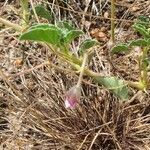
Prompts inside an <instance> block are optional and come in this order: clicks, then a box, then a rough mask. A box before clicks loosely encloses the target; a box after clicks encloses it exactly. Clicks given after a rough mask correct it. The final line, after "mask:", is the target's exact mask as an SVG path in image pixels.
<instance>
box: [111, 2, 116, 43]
mask: <svg viewBox="0 0 150 150" xmlns="http://www.w3.org/2000/svg"><path fill="white" fill-rule="evenodd" d="M114 30H115V0H111V40H112V42H113V43H114V42H115V33H114Z"/></svg>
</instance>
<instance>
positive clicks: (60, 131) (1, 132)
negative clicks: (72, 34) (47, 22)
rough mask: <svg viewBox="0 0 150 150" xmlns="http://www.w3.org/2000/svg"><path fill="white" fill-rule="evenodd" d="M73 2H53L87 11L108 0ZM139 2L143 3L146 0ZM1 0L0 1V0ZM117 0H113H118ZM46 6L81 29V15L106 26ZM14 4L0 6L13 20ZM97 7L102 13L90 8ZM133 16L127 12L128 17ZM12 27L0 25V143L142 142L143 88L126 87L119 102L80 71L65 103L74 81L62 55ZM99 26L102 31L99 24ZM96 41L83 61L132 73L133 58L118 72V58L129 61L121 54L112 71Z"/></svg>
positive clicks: (39, 148) (74, 145) (148, 130)
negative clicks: (71, 99)
mask: <svg viewBox="0 0 150 150" xmlns="http://www.w3.org/2000/svg"><path fill="white" fill-rule="evenodd" d="M5 2H6V1H5ZM79 2H80V1H79ZM91 2H92V1H91ZM76 3H77V2H76V1H73V0H72V1H70V3H69V5H67V6H66V5H65V4H63V3H62V2H60V1H56V2H55V4H56V5H59V6H61V7H66V8H67V9H72V10H75V11H80V12H84V13H85V14H86V13H89V12H90V11H91V9H92V10H93V14H94V15H102V14H103V13H104V12H106V11H108V12H109V6H110V5H109V4H110V3H109V2H108V1H101V3H96V2H95V3H94V2H93V3H92V5H91V4H88V3H87V6H85V5H84V4H80V5H78V6H77V5H76ZM135 3H137V2H136V1H135ZM135 3H134V4H135ZM141 3H144V4H145V3H146V1H145V2H142V1H141ZM147 3H148V1H147ZM3 4H4V2H3V3H1V4H0V5H3ZM118 5H119V6H118V7H121V1H120V2H118ZM128 6H130V4H128ZM136 6H138V5H136ZM139 6H140V5H139ZM49 7H50V8H51V9H53V11H54V12H56V13H55V18H54V20H53V21H54V22H55V21H56V20H60V19H64V18H68V19H70V20H72V21H74V22H76V25H77V26H79V27H81V28H84V29H85V30H86V31H87V30H88V29H87V28H85V26H84V24H81V22H82V23H83V22H84V23H85V20H86V19H87V20H88V22H92V23H91V28H93V27H95V26H96V27H97V26H100V28H101V27H103V26H104V27H105V28H106V29H109V28H110V27H109V20H103V19H102V20H101V21H100V23H97V21H98V19H96V20H94V21H93V20H92V18H90V17H87V18H86V17H85V16H84V15H77V14H76V13H74V12H72V11H66V10H64V9H62V8H61V7H55V6H54V5H53V6H52V5H50V4H49ZM10 8H11V9H10ZM16 8H18V6H17V4H14V3H11V4H10V3H6V5H5V7H4V8H3V10H1V12H0V13H1V14H2V15H3V16H4V17H5V18H8V19H10V20H12V21H14V22H17V21H18V20H19V19H18V18H19V16H17V15H16V13H18V12H15V11H19V10H17V9H16ZM121 8H122V9H123V12H122V13H121V14H120V18H122V19H128V18H129V19H130V15H128V13H129V14H130V13H132V11H130V10H129V9H128V7H127V8H124V6H122V7H121ZM99 9H100V10H101V12H102V14H101V13H100V14H98V13H99V11H98V10H99ZM125 12H128V13H125ZM137 12H139V10H138V11H137ZM140 12H145V14H147V13H148V12H147V9H146V8H143V9H141V8H140ZM61 14H63V15H61ZM135 14H136V13H135ZM135 16H136V15H135ZM135 16H134V13H133V14H132V17H133V18H134V17H135ZM81 19H82V21H81ZM130 24H131V23H130ZM123 25H125V24H121V25H120V26H119V27H118V28H123V29H125V30H126V27H125V26H123ZM127 26H128V25H127ZM128 31H129V30H128ZM129 32H130V31H129ZM12 34H14V33H13V32H12V31H11V30H10V29H9V28H5V29H2V30H1V31H0V70H1V71H0V116H1V118H0V143H1V145H0V149H3V150H52V149H58V150H59V149H60V150H69V149H70V150H115V149H116V150H149V149H150V102H149V100H150V95H149V91H148V93H144V92H141V91H139V92H137V91H136V90H134V89H132V93H134V94H131V99H129V100H128V101H126V102H121V101H119V100H118V99H117V98H115V97H114V96H113V95H112V94H111V93H109V91H107V90H106V89H103V88H102V87H100V86H97V85H93V82H92V81H91V80H90V79H88V78H86V77H85V78H84V82H83V87H82V98H81V103H80V104H79V105H78V107H77V108H76V109H74V110H69V109H66V108H65V107H64V96H63V95H64V94H65V92H66V91H67V90H68V89H69V88H70V87H72V86H73V85H75V84H76V82H77V80H78V76H77V75H76V74H75V73H74V71H72V69H71V68H70V67H69V66H68V64H67V63H65V62H63V61H62V60H59V59H58V58H57V57H56V56H55V55H53V54H51V52H49V50H48V49H47V48H45V47H42V46H40V45H38V44H35V43H28V42H23V43H21V42H20V41H18V40H17V38H16V36H14V35H12ZM106 34H109V33H108V32H107V31H106ZM132 34H133V33H132ZM86 36H89V35H86ZM132 36H135V35H132ZM121 38H122V37H121ZM119 39H120V38H119ZM103 44H104V45H105V43H103ZM102 47H103V48H102ZM102 47H97V48H96V50H95V56H94V58H93V60H92V62H91V64H90V68H91V69H93V70H94V71H97V72H100V73H102V74H105V75H110V74H113V73H114V74H116V75H118V76H120V77H124V78H130V79H133V78H136V75H137V72H136V71H137V70H135V68H134V67H135V66H132V67H131V70H132V69H134V70H135V72H134V74H133V72H131V70H130V69H129V71H128V72H125V71H126V66H128V67H129V65H130V63H129V61H128V62H127V63H126V64H121V66H120V67H121V68H123V69H124V68H125V69H124V72H121V71H120V70H118V71H117V72H112V71H113V68H112V67H111V65H110V64H109V61H108V59H107V57H108V56H107V49H106V47H105V46H102ZM73 49H75V48H74V47H73ZM46 60H50V61H51V63H52V64H51V65H50V64H47V62H46ZM118 60H119V59H117V58H115V60H114V62H119V61H118ZM132 61H134V60H132ZM116 65H119V63H117V64H116ZM135 65H136V64H135ZM66 66H67V67H66ZM62 68H65V70H63V69H62ZM125 73H127V74H128V76H127V75H126V74H125ZM126 76H127V77H126Z"/></svg>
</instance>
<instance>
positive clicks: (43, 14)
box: [32, 5, 52, 21]
mask: <svg viewBox="0 0 150 150" xmlns="http://www.w3.org/2000/svg"><path fill="white" fill-rule="evenodd" d="M35 11H36V14H37V15H38V16H39V17H42V18H45V19H47V20H48V21H50V20H51V19H52V15H51V13H50V12H49V11H48V10H47V9H46V8H45V7H44V6H43V5H37V6H36V7H35ZM32 13H33V12H32Z"/></svg>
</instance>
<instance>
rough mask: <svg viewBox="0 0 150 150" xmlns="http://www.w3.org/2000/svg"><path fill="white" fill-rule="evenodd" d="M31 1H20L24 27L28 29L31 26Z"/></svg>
mask: <svg viewBox="0 0 150 150" xmlns="http://www.w3.org/2000/svg"><path fill="white" fill-rule="evenodd" d="M28 2H29V0H20V3H21V7H22V11H23V14H22V19H23V21H22V25H23V26H24V27H26V26H27V25H28V24H29V8H28Z"/></svg>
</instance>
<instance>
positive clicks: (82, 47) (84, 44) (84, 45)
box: [79, 39, 98, 55]
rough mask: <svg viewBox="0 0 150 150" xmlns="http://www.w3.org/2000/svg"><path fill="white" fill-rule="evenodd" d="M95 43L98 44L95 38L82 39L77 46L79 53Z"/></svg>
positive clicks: (82, 52) (81, 53)
mask: <svg viewBox="0 0 150 150" xmlns="http://www.w3.org/2000/svg"><path fill="white" fill-rule="evenodd" d="M96 44H98V41H97V40H95V39H87V40H85V41H83V42H82V43H81V45H80V48H79V54H80V55H83V54H84V52H85V51H86V50H87V49H89V48H91V47H93V46H94V45H96Z"/></svg>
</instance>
